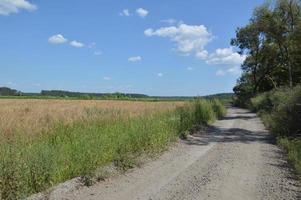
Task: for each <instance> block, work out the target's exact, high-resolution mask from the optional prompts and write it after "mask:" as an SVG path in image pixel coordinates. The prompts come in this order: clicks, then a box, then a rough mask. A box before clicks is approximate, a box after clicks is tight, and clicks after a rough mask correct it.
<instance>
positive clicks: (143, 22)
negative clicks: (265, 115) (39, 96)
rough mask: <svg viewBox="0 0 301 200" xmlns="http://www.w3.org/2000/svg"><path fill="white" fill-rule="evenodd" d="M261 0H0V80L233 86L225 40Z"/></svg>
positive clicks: (202, 90) (64, 86) (165, 88)
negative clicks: (153, 0) (187, 0)
mask: <svg viewBox="0 0 301 200" xmlns="http://www.w3.org/2000/svg"><path fill="white" fill-rule="evenodd" d="M20 2H21V3H20ZM263 2H264V1H263V0H256V1H246V2H244V3H241V2H240V1H238V0H230V1H227V2H219V1H217V0H214V1H209V0H206V1H202V2H200V1H197V0H192V1H190V2H189V3H187V2H180V1H177V2H174V1H164V2H160V3H155V2H148V1H139V2H132V1H122V2H118V3H113V2H110V1H96V0H90V1H89V3H87V1H76V2H72V6H70V2H69V3H68V2H61V1H51V2H49V1H47V2H42V1H38V0H20V1H18V2H17V1H15V0H12V1H0V24H1V27H2V31H1V39H0V51H1V52H2V53H1V55H0V59H1V62H0V69H1V71H2V73H1V74H0V86H3V87H9V88H13V89H16V90H19V91H22V92H25V93H36V92H40V91H41V90H42V89H44V90H64V91H76V92H83V93H115V92H122V93H137V94H146V95H149V96H205V95H212V94H218V93H233V91H232V88H233V86H234V85H235V84H236V80H237V79H238V77H240V75H241V70H240V65H241V63H242V62H243V61H244V59H245V55H239V54H238V53H237V52H236V50H237V49H236V48H234V47H231V46H230V40H231V38H234V37H235V30H236V28H238V27H241V26H244V25H246V24H247V23H248V21H249V18H250V16H251V14H252V12H253V9H254V8H255V7H256V6H259V5H261V4H262V3H263ZM79 13H80V14H79ZM237 16H239V17H237ZM20 33H21V34H20Z"/></svg>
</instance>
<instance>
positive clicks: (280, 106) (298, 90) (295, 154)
mask: <svg viewBox="0 0 301 200" xmlns="http://www.w3.org/2000/svg"><path fill="white" fill-rule="evenodd" d="M251 105H252V107H251V108H252V109H253V110H254V111H257V112H259V114H260V116H261V118H262V120H263V122H264V124H265V126H266V127H267V128H268V129H269V130H271V132H272V133H273V134H275V135H276V136H277V138H278V139H277V140H278V144H279V145H280V146H281V147H282V148H283V149H284V150H285V151H286V152H287V154H288V159H289V161H290V162H291V163H292V165H293V166H294V168H295V170H296V172H297V173H298V175H299V178H300V180H301V140H300V135H301V86H296V87H295V88H293V89H290V88H280V89H277V90H274V91H270V92H266V93H263V94H260V95H258V96H256V97H255V98H252V99H251Z"/></svg>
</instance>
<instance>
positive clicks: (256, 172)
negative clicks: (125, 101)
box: [62, 108, 301, 200]
mask: <svg viewBox="0 0 301 200" xmlns="http://www.w3.org/2000/svg"><path fill="white" fill-rule="evenodd" d="M300 191H301V190H300V187H299V186H298V181H297V180H296V179H294V176H293V175H292V172H291V170H290V168H289V167H288V166H287V163H286V161H285V159H284V156H283V153H282V151H281V150H280V149H279V148H278V147H277V146H275V145H273V144H272V143H271V138H270V136H269V135H268V133H267V132H266V131H265V130H264V127H263V125H262V123H261V121H260V119H259V118H258V117H256V115H255V114H253V113H249V112H247V111H246V110H243V109H238V108H229V109H228V115H227V117H226V118H225V119H224V120H220V121H218V122H216V123H215V124H214V125H213V126H212V128H210V130H209V131H208V133H207V134H205V135H204V134H202V135H201V134H200V135H195V136H193V137H190V138H189V139H188V140H187V141H181V142H180V144H179V145H177V147H174V148H172V149H171V150H170V151H168V152H166V153H164V154H163V155H162V156H160V158H158V159H157V160H155V161H152V162H149V163H147V164H145V165H143V166H142V167H141V168H136V169H133V170H132V171H130V172H128V173H126V174H125V175H120V176H117V177H114V178H111V179H109V180H106V181H104V182H100V183H97V184H95V185H93V186H91V187H82V188H80V189H79V190H76V191H74V192H72V193H69V194H65V195H64V196H63V197H62V199H81V200H83V199H89V200H90V199H91V200H92V199H93V200H94V199H95V200H96V199H97V200H136V199H140V200H143V199H146V200H159V199H162V200H163V199H164V200H169V199H170V200H185V199H187V200H188V199H189V200H191V199H231V200H235V199H238V200H242V199H244V200H246V199H264V200H266V199H286V200H288V199H301V196H300Z"/></svg>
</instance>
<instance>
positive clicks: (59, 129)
mask: <svg viewBox="0 0 301 200" xmlns="http://www.w3.org/2000/svg"><path fill="white" fill-rule="evenodd" d="M224 114H225V111H224V108H223V106H222V105H221V104H220V102H219V101H218V100H211V101H209V100H196V101H193V102H139V101H93V100H37V99H32V100H30V99H23V100H22V99H2V100H0V131H1V132H0V191H1V193H0V199H1V198H2V199H16V198H24V197H26V196H28V195H30V194H32V193H36V192H39V191H42V190H45V189H47V188H48V187H51V186H53V185H55V184H57V183H60V182H63V181H65V180H68V179H71V178H73V177H77V176H81V177H83V178H84V180H86V181H87V182H89V178H88V177H92V176H93V177H94V176H99V177H98V178H99V179H101V178H102V177H101V176H102V175H101V174H98V175H97V174H95V172H96V171H99V169H102V168H103V167H105V166H108V165H112V164H113V165H114V166H115V167H116V168H118V169H119V170H126V169H128V168H131V167H134V166H135V164H136V161H137V158H139V157H141V156H142V155H146V156H153V155H156V154H158V153H160V152H162V151H164V150H166V148H167V147H168V144H170V143H171V142H174V141H176V140H177V138H178V137H179V136H180V135H182V136H183V137H184V136H185V134H184V133H186V132H187V131H186V130H188V129H190V128H192V127H193V126H194V125H196V124H199V123H202V124H207V123H210V122H213V121H214V120H215V119H216V118H219V117H222V116H223V115H224Z"/></svg>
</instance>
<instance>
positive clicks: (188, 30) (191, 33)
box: [144, 23, 212, 57]
mask: <svg viewBox="0 0 301 200" xmlns="http://www.w3.org/2000/svg"><path fill="white" fill-rule="evenodd" d="M144 34H145V35H146V36H148V37H151V36H158V37H164V38H169V39H170V40H171V41H172V42H174V43H175V44H176V47H177V50H178V51H179V52H180V53H183V54H187V55H190V54H195V55H198V56H200V57H204V56H205V54H206V51H205V50H204V48H205V46H206V45H207V44H208V43H209V42H210V41H211V40H212V34H211V33H210V32H209V31H208V30H207V28H206V27H205V26H204V25H188V24H183V23H182V24H179V25H177V26H169V27H161V28H159V29H157V30H154V29H151V28H150V29H146V30H145V31H144Z"/></svg>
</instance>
